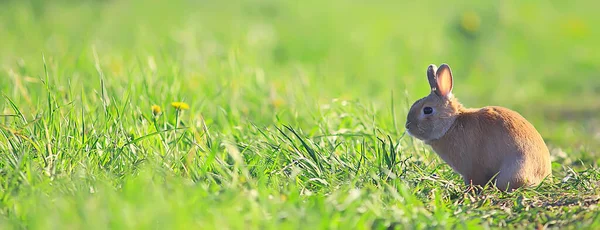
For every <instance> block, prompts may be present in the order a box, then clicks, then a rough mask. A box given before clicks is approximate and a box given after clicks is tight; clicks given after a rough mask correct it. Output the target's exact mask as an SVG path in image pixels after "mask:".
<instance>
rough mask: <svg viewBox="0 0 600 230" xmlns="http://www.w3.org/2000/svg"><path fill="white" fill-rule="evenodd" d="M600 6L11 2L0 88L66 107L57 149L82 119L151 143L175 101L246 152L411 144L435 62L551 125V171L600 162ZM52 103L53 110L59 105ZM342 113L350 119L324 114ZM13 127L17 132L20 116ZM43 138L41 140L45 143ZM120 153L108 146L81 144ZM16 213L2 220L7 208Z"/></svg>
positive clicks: (476, 94) (27, 108)
mask: <svg viewBox="0 0 600 230" xmlns="http://www.w3.org/2000/svg"><path fill="white" fill-rule="evenodd" d="M596 5H598V4H597V3H595V2H594V1H585V2H577V3H574V2H568V1H538V0H535V1H516V0H509V1H461V2H459V3H450V2H448V1H360V0H353V1H342V0H331V1H317V0H304V1H275V0H244V1H211V0H199V1H191V0H189V1H184V0H173V1H158V0H145V1H142V0H131V1H111V0H100V1H92V0H87V1H67V0H55V1H43V0H31V1H19V0H14V1H1V2H0V90H1V93H2V94H3V95H5V96H6V98H9V99H10V100H12V101H13V102H14V104H15V105H16V106H17V107H18V108H19V110H20V111H21V112H22V113H23V114H25V117H26V120H30V121H32V120H35V119H39V118H40V117H45V116H47V115H48V113H50V114H53V112H50V111H55V114H56V118H54V119H56V121H55V123H54V129H55V133H54V134H53V135H55V137H57V138H58V137H64V138H65V139H64V140H63V141H62V142H60V141H59V144H63V145H64V146H63V147H58V148H57V151H65V152H68V151H70V150H69V149H72V148H74V147H73V146H74V145H77V144H72V145H71V141H75V140H76V139H77V135H79V134H77V133H78V131H73V133H70V132H67V131H61V130H62V129H61V128H60V127H59V126H61V125H60V124H69V125H70V124H71V123H72V124H73V127H75V128H74V129H75V130H82V129H83V130H88V131H89V134H87V135H91V136H93V135H100V134H102V133H105V134H107V133H108V134H110V135H113V134H112V132H115V133H116V134H114V135H115V137H118V136H119V135H121V134H122V133H121V132H123V133H130V134H131V135H133V136H142V135H145V134H147V133H150V132H152V130H150V128H145V127H143V125H144V124H146V123H144V122H142V121H141V120H143V119H142V118H140V117H141V116H148V114H149V113H150V107H151V106H152V105H153V104H157V105H160V106H162V107H163V109H165V110H167V109H168V107H169V104H170V103H171V102H173V101H184V102H186V103H188V104H190V107H191V109H190V110H189V111H186V114H185V117H183V118H182V119H183V121H184V122H186V124H191V125H196V126H201V125H199V124H200V123H199V121H201V120H202V121H205V122H206V125H207V126H208V127H209V129H210V130H212V132H213V135H214V136H215V137H216V138H230V139H235V140H237V141H238V142H243V143H246V144H248V146H253V143H252V142H253V141H255V140H256V143H258V142H260V141H258V140H259V138H262V136H261V135H260V134H259V133H249V132H247V130H248V127H251V126H252V125H257V126H258V127H273V126H279V125H282V124H290V125H292V126H294V127H296V128H298V129H302V130H304V131H305V133H306V135H308V136H318V135H321V134H324V133H328V132H332V133H334V132H338V131H339V132H346V133H352V132H356V133H359V132H367V133H369V132H372V130H373V129H379V130H383V132H384V133H386V134H390V135H392V136H393V137H394V138H399V137H400V136H401V135H402V133H403V132H404V128H403V124H404V122H405V115H406V111H407V110H408V108H409V106H410V105H411V104H412V102H414V101H415V100H417V99H418V98H420V97H423V96H425V95H426V94H427V93H428V92H429V89H428V85H427V81H426V76H425V70H426V68H427V66H428V65H429V64H432V63H433V64H436V65H439V64H441V63H448V64H449V65H450V66H451V68H452V70H453V73H454V77H455V79H454V81H455V86H454V93H455V95H456V96H457V97H458V98H459V99H460V100H461V101H462V102H463V103H464V104H465V105H466V106H469V107H482V106H486V105H500V106H505V107H508V108H511V109H514V110H516V111H518V112H520V113H521V114H522V115H523V116H525V117H526V118H527V119H529V120H530V121H531V122H532V123H533V124H534V125H535V126H536V128H537V129H538V130H539V131H540V133H541V134H542V136H543V137H544V139H545V140H546V143H547V144H548V146H549V147H550V149H551V152H552V155H553V159H554V160H555V162H557V163H559V164H565V165H580V164H585V165H591V166H594V167H595V166H597V164H598V163H599V160H598V159H597V156H598V154H599V153H598V149H599V148H600V116H599V115H600V100H599V99H598V98H599V97H600V76H599V74H598V73H599V70H600V62H599V61H598V60H600V45H599V43H598V41H599V40H600V25H599V24H598V22H600V14H598V13H597V9H596V7H595V6H596ZM44 62H45V63H46V70H45V66H44ZM46 71H47V72H46ZM46 73H47V74H46ZM48 97H50V98H51V99H52V100H49V99H48ZM49 101H53V102H49ZM49 103H50V104H51V103H56V104H55V105H54V106H55V107H53V109H49V108H48V104H49ZM111 105H114V106H115V108H114V109H115V111H116V112H115V113H119V114H123V116H122V117H121V116H119V119H120V120H118V121H112V120H103V119H107V118H106V117H105V116H102V114H103V113H107V114H108V113H109V112H107V109H106V107H107V106H111ZM336 106H339V107H344V106H349V107H351V108H352V109H347V110H343V109H342V110H339V111H340V112H339V113H329V112H325V111H327V109H329V108H336V109H337V108H338V107H336ZM51 107H52V106H51ZM103 107H104V109H103ZM0 108H1V109H3V110H4V111H0V112H2V113H3V114H4V115H10V114H15V111H14V109H13V107H12V106H11V105H10V103H9V101H8V100H0ZM336 111H337V110H336ZM50 116H52V115H50ZM2 119H4V121H3V122H4V123H3V124H5V125H6V126H8V127H11V128H15V127H17V126H12V123H11V122H12V121H11V119H13V118H12V117H3V118H2ZM110 119H116V118H114V117H112V118H110ZM48 122H49V124H50V126H51V129H52V126H53V125H52V121H48ZM102 122H104V123H105V124H107V125H102V124H100V123H102ZM112 122H114V123H112ZM111 124H112V127H113V128H115V127H116V128H115V130H113V129H112V128H111ZM18 127H26V126H25V125H23V126H18ZM40 127H42V126H40ZM65 127H66V126H65ZM69 127H70V126H69ZM82 127H83V128H82ZM323 127H325V128H323ZM94 130H96V132H95V131H94ZM42 131H43V129H42ZM42 131H40V130H37V129H36V130H34V131H32V133H37V134H32V136H35V137H37V138H39V139H42V140H43V139H44V135H43V132H42ZM86 133H87V132H86ZM38 134H39V135H38ZM71 135H73V136H75V137H73V138H72V139H69V137H70V136H71ZM123 135H124V134H123ZM82 139H83V138H82ZM32 140H33V141H38V140H37V139H35V138H34V139H32ZM260 140H261V141H262V139H260ZM2 141H3V142H4V143H2V148H1V149H0V150H1V151H2V152H3V153H8V152H9V147H8V146H9V144H7V141H6V140H5V139H3V140H2ZM117 142H118V141H115V143H117ZM112 143H113V142H111V141H108V138H107V141H106V142H100V143H96V147H94V146H88V145H85V146H86V147H85V148H84V149H86V151H96V150H94V149H95V148H98V149H101V147H98V146H111V144H112ZM412 143H413V142H409V141H406V140H405V141H404V142H403V145H404V144H412ZM57 145H58V144H57ZM157 145H158V144H157ZM40 146H43V145H40ZM82 146H83V145H82ZM416 146H417V148H420V146H421V145H418V144H416ZM157 148H158V147H157ZM90 149H92V150H90ZM28 151H29V150H28ZM30 151H32V154H33V152H35V151H34V150H31V149H30ZM182 151H184V150H182ZM260 151H262V150H257V152H260ZM415 151H416V150H415ZM411 153H412V152H411ZM419 153H422V151H421V152H419ZM428 154H430V155H428V156H429V159H433V158H435V156H433V155H431V154H432V153H428ZM260 157H264V156H262V155H260ZM111 162H112V161H111ZM7 165H8V163H6V164H3V166H4V167H7ZM67 165H68V167H67ZM77 165H78V164H77V163H76V161H73V162H69V163H65V167H66V168H69V167H70V168H69V170H73V171H77V170H82V171H86V170H88V167H87V166H77ZM82 165H85V164H82ZM80 167H81V168H80ZM90 167H91V166H90ZM359 167H360V166H359ZM34 168H35V167H34ZM91 168H93V167H91ZM117 168H118V167H117V166H115V170H117V171H119V172H120V173H126V170H123V171H120V170H121V169H117ZM65 170H66V169H65ZM90 170H91V169H90ZM40 171H41V170H40ZM59 171H60V170H59ZM3 172H4V175H6V172H7V170H3ZM28 172H29V173H32V172H37V171H36V170H30V171H28ZM65 172H66V171H65ZM94 172H96V171H94ZM111 172H112V171H111ZM9 174H10V173H9ZM57 174H60V172H58V173H57ZM175 174H177V173H175ZM63 179H64V178H63ZM123 180H125V179H123ZM67 181H70V180H67ZM107 181H110V180H108V179H107ZM6 183H7V184H9V182H6ZM32 183H33V182H32ZM48 183H50V182H48ZM107 183H109V184H111V183H112V182H107ZM33 184H35V183H33ZM115 184H118V183H116V182H115ZM32 186H33V185H32ZM84 187H85V186H84ZM108 187H111V186H108ZM117 187H118V186H117ZM6 188H7V187H6V186H5V187H3V189H6ZM34 190H35V189H34ZM73 190H74V191H79V190H82V188H73ZM83 190H86V189H83ZM4 192H6V190H5V191H4ZM23 196H29V195H23ZM31 196H35V195H31ZM132 196H134V195H132ZM179 196H183V195H181V194H180V195H179ZM7 197H9V196H6V195H5V196H4V201H7V200H10V199H9V198H7ZM40 197H42V196H40ZM107 197H110V196H107ZM130 198H131V197H130ZM40 199H41V198H40ZM107 199H109V198H107ZM174 199H176V198H174ZM13 201H14V200H13ZM113 201H114V200H113ZM31 202H33V201H31ZM114 202H117V203H118V201H114ZM140 202H141V201H140ZM17 203H18V202H17ZM216 203H218V202H216ZM5 205H6V204H5ZM31 205H33V206H35V205H34V204H31ZM213 205H214V204H213ZM9 206H10V205H6V206H5V209H3V210H5V211H3V212H10V211H6V210H12V209H8V208H7V207H9ZM33 206H32V207H33ZM75 206H77V205H75ZM77 207H80V206H77ZM4 214H6V213H4ZM6 215H8V214H6ZM17 216H19V215H17ZM25 219H27V218H25ZM216 226H218V223H216Z"/></svg>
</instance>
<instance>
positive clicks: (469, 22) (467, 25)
mask: <svg viewBox="0 0 600 230" xmlns="http://www.w3.org/2000/svg"><path fill="white" fill-rule="evenodd" d="M460 24H461V26H462V28H463V29H465V30H466V31H468V32H471V33H475V32H477V30H479V26H480V25H481V18H480V17H479V15H478V14H477V13H475V12H472V11H470V12H466V13H464V14H463V15H462V20H461V23H460Z"/></svg>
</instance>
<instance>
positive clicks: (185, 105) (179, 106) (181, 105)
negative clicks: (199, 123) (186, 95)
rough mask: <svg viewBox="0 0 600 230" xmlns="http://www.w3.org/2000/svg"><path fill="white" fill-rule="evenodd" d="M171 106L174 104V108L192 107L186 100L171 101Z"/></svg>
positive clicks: (185, 108) (184, 108)
mask: <svg viewBox="0 0 600 230" xmlns="http://www.w3.org/2000/svg"><path fill="white" fill-rule="evenodd" d="M171 106H173V108H175V109H176V110H187V109H190V105H188V104H186V103H185V102H173V103H171Z"/></svg>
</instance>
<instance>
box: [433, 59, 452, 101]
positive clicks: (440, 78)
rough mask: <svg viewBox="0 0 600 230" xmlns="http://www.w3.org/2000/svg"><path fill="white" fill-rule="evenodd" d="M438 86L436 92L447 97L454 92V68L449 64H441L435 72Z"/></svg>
mask: <svg viewBox="0 0 600 230" xmlns="http://www.w3.org/2000/svg"><path fill="white" fill-rule="evenodd" d="M435 75H436V82H437V88H436V89H435V92H436V93H437V95H439V96H441V97H446V96H448V95H450V94H451V93H452V84H453V80H452V70H450V66H448V65H447V64H442V65H440V68H438V69H437V71H436V72H435Z"/></svg>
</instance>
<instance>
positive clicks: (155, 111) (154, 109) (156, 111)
mask: <svg viewBox="0 0 600 230" xmlns="http://www.w3.org/2000/svg"><path fill="white" fill-rule="evenodd" d="M151 109H152V114H153V115H154V116H159V115H160V114H161V113H162V110H161V109H160V106H158V105H152V107H151Z"/></svg>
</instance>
